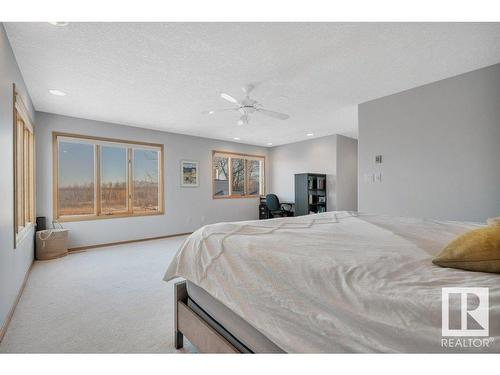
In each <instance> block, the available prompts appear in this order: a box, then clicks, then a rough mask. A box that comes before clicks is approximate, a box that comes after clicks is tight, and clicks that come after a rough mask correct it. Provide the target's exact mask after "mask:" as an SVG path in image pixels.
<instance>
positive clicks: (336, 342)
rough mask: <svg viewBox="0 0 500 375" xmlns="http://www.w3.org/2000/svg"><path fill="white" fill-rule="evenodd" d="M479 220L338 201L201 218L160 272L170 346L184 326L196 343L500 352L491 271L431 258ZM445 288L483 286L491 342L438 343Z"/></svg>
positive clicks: (268, 348)
mask: <svg viewBox="0 0 500 375" xmlns="http://www.w3.org/2000/svg"><path fill="white" fill-rule="evenodd" d="M481 226H482V224H479V223H465V222H450V221H435V220H423V219H411V218H396V217H390V216H385V215H372V214H357V213H353V212H343V211H337V212H327V213H322V214H316V215H308V216H300V217H288V218H279V219H271V220H262V221H245V222H235V223H219V224H214V225H208V226H205V227H203V228H200V229H199V230H197V231H196V232H194V233H193V234H192V235H190V236H189V237H188V238H187V239H186V240H185V241H184V243H183V244H182V246H181V248H180V249H179V251H178V253H177V254H176V256H175V257H174V259H173V261H172V262H171V264H170V265H169V267H168V269H167V272H166V274H165V280H166V281H170V280H174V281H176V282H175V284H174V288H175V298H174V300H175V301H174V302H175V317H174V325H175V334H176V337H175V339H176V346H177V347H181V346H182V343H183V336H186V337H187V338H188V339H189V341H190V342H192V343H193V345H194V346H196V347H197V348H198V350H199V351H201V352H227V353H246V352H250V353H282V352H286V353H376V352H388V353H398V352H405V353H418V352H420V353H429V352H496V353H498V352H500V275H498V274H488V273H481V272H470V271H463V270H457V269H449V268H441V267H439V266H436V265H433V264H432V263H431V259H432V257H433V256H434V255H436V254H437V253H438V252H439V251H440V250H441V248H442V247H443V246H444V245H445V244H446V243H448V242H449V241H450V240H452V239H453V238H455V237H456V236H457V235H458V234H460V233H463V232H465V231H467V230H470V229H473V228H479V227H481ZM179 277H180V278H182V279H183V280H181V281H178V280H179V279H177V278H179ZM446 287H483V288H484V287H486V288H489V336H488V337H487V341H488V342H483V341H482V342H483V345H481V346H480V347H474V346H473V347H463V345H462V346H459V347H449V346H447V345H446V346H443V342H442V338H443V337H442V335H441V293H442V288H446ZM459 308H460V307H459V305H457V306H455V305H450V316H455V315H456V314H460V311H459Z"/></svg>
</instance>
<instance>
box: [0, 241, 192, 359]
mask: <svg viewBox="0 0 500 375" xmlns="http://www.w3.org/2000/svg"><path fill="white" fill-rule="evenodd" d="M183 239H184V237H174V238H170V239H164V240H155V241H148V242H138V243H133V244H127V245H118V246H110V247H107V248H100V249H95V250H91V251H86V252H81V253H75V254H71V255H68V256H66V257H64V258H60V259H56V260H51V261H43V262H35V264H34V265H33V268H32V270H31V274H30V276H29V279H28V282H27V284H26V288H25V289H24V293H23V295H22V296H21V299H20V301H19V304H18V306H17V308H16V311H15V313H14V316H13V319H12V321H11V323H10V325H9V328H8V330H7V333H6V335H5V337H4V339H3V340H2V343H1V344H0V352H14V353H169V352H176V350H175V349H174V347H173V320H172V316H173V288H172V285H171V283H168V284H167V283H166V282H164V281H163V280H162V278H163V274H164V272H165V270H166V268H167V265H168V264H169V262H170V260H171V259H172V257H173V256H174V255H175V252H176V251H177V249H178V247H179V245H180V244H181V242H182V240H183ZM186 347H187V349H188V351H192V350H193V348H192V346H190V345H189V343H188V345H187V346H186ZM183 351H184V350H182V352H183ZM177 352H179V351H177Z"/></svg>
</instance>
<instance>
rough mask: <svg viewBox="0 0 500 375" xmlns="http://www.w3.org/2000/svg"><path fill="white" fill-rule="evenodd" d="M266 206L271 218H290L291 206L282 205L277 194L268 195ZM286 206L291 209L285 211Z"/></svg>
mask: <svg viewBox="0 0 500 375" xmlns="http://www.w3.org/2000/svg"><path fill="white" fill-rule="evenodd" d="M266 206H267V209H268V210H269V213H270V214H271V217H276V216H281V217H284V216H290V214H291V208H292V207H291V206H290V205H289V204H286V203H285V204H281V203H280V200H279V199H278V196H277V195H276V194H267V195H266ZM285 206H289V207H290V208H289V209H285Z"/></svg>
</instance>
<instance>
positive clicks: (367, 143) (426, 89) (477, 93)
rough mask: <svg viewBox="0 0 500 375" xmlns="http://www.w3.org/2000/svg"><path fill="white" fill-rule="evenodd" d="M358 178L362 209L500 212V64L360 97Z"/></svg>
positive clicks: (476, 217) (457, 216) (460, 215)
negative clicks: (375, 177) (373, 177)
mask: <svg viewBox="0 0 500 375" xmlns="http://www.w3.org/2000/svg"><path fill="white" fill-rule="evenodd" d="M378 154H381V155H383V163H382V164H381V165H379V166H377V165H375V155H378ZM374 172H381V173H382V182H381V183H366V182H365V181H364V176H365V174H371V173H374ZM359 181H360V184H359V208H360V211H366V212H376V213H386V214H392V215H402V216H415V217H428V218H436V219H451V220H472V221H484V220H485V219H486V218H488V217H491V216H500V64H498V65H493V66H490V67H487V68H483V69H480V70H476V71H473V72H470V73H466V74H463V75H459V76H457V77H453V78H449V79H445V80H442V81H439V82H435V83H431V84H429V85H425V86H422V87H418V88H415V89H411V90H408V91H405V92H402V93H399V94H395V95H391V96H388V97H385V98H381V99H377V100H374V101H371V102H368V103H364V104H361V105H360V106H359Z"/></svg>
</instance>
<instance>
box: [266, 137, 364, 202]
mask: <svg viewBox="0 0 500 375" xmlns="http://www.w3.org/2000/svg"><path fill="white" fill-rule="evenodd" d="M339 142H342V145H341V146H340V148H339V146H338V143H339ZM356 144H357V141H356V140H355V139H352V138H347V137H343V136H340V135H330V136H327V137H321V138H315V139H310V140H306V141H302V142H296V143H291V144H287V145H283V146H276V147H273V148H271V151H270V154H269V161H270V163H269V164H270V185H269V189H268V190H269V192H272V193H275V194H276V195H278V197H279V198H280V200H283V201H290V202H293V201H294V200H295V191H294V178H295V177H294V175H295V174H296V173H307V172H309V173H324V174H326V175H327V193H328V202H327V204H328V211H333V210H338V209H339V207H340V209H345V210H355V209H356V200H357V194H356V190H355V189H356V185H357V174H356V172H357V170H356V165H357V159H356V160H354V166H353V167H351V168H350V167H349V166H348V165H345V166H344V162H346V161H347V164H349V163H350V162H352V158H350V157H349V156H347V155H344V153H348V154H349V155H351V156H352V155H354V156H356V150H355V147H356ZM339 152H342V155H339ZM351 164H352V163H351ZM339 169H340V170H341V171H342V172H341V173H342V174H343V176H344V178H347V179H350V181H351V182H352V180H354V187H353V190H352V192H347V190H348V189H349V187H348V185H349V183H343V184H342V188H343V189H344V190H343V193H341V197H342V196H343V197H344V198H346V201H339V196H338V194H337V186H338V170H339ZM349 194H351V195H352V197H353V198H354V199H351V197H350V196H349Z"/></svg>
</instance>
